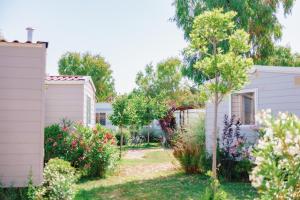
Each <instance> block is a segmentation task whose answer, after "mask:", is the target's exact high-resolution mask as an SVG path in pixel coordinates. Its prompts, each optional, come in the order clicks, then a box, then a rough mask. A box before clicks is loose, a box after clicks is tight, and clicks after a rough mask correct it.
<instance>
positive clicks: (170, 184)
mask: <svg viewBox="0 0 300 200" xmlns="http://www.w3.org/2000/svg"><path fill="white" fill-rule="evenodd" d="M206 186H207V178H206V177H204V176H199V175H185V174H183V173H178V174H175V175H170V176H166V177H159V178H155V179H150V180H137V181H130V182H125V183H121V184H115V185H107V186H105V185H101V186H98V187H94V188H92V189H84V188H83V187H81V189H80V190H79V191H78V193H77V195H76V198H75V199H76V200H88V199H99V200H100V199H103V200H104V199H105V200H106V199H116V200H120V199H122V200H129V199H130V200H140V199H143V200H144V199H147V200H148V199H149V200H154V199H155V200H156V199H159V200H172V199H176V200H177V199H179V200H181V199H197V200H198V199H201V196H202V195H203V194H204V192H205V187H206ZM222 188H223V189H224V190H225V191H226V192H228V195H229V197H230V199H254V198H255V197H256V191H255V190H254V189H253V188H252V187H251V186H250V184H247V183H223V184H222Z"/></svg>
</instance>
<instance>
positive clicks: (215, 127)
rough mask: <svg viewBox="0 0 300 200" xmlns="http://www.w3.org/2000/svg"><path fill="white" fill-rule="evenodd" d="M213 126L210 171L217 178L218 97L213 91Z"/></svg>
mask: <svg viewBox="0 0 300 200" xmlns="http://www.w3.org/2000/svg"><path fill="white" fill-rule="evenodd" d="M214 100H215V102H214V127H213V134H212V140H213V146H212V147H213V149H212V150H213V152H212V153H213V160H212V172H213V177H214V178H217V128H218V127H217V126H218V106H219V103H218V102H219V98H218V94H217V93H215V98H214Z"/></svg>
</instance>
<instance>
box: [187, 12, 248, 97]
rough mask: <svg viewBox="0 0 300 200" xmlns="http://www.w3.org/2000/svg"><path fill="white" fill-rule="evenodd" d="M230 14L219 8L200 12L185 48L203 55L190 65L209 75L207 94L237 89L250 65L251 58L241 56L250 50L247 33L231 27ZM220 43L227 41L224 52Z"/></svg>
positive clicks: (244, 79)
mask: <svg viewBox="0 0 300 200" xmlns="http://www.w3.org/2000/svg"><path fill="white" fill-rule="evenodd" d="M234 16H235V13H234V12H228V13H223V11H222V9H215V10H213V11H211V12H204V14H202V15H199V16H198V17H196V19H195V21H194V26H193V30H192V34H191V44H190V47H189V48H191V49H193V50H194V51H198V52H199V53H203V54H206V56H203V57H202V59H199V60H198V61H197V62H196V63H195V65H194V67H195V68H197V69H198V70H200V71H201V72H202V73H203V74H205V75H206V77H209V78H210V80H209V81H207V82H206V83H205V84H204V85H205V87H204V88H205V90H206V95H208V96H211V94H212V93H219V96H220V97H222V96H224V95H226V94H227V93H229V92H231V91H233V90H239V89H241V88H242V87H243V85H244V84H245V83H246V81H247V71H248V69H249V68H250V67H251V66H252V60H251V59H249V58H246V57H245V53H247V52H248V51H249V49H250V47H249V44H248V41H249V35H248V34H247V33H246V32H245V31H243V30H241V29H235V25H234V23H233V22H232V20H233V17H234ZM224 43H227V44H228V46H229V50H228V51H226V49H224V46H223V44H224ZM208 48H211V51H210V53H209V52H207V51H206V50H207V49H208ZM203 49H205V52H203ZM209 94H210V95H209Z"/></svg>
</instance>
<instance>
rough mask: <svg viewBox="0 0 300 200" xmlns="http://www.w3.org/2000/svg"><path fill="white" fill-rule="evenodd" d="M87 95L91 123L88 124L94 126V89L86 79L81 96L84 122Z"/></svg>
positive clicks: (85, 120)
mask: <svg viewBox="0 0 300 200" xmlns="http://www.w3.org/2000/svg"><path fill="white" fill-rule="evenodd" d="M87 96H89V97H90V98H91V124H89V126H91V127H93V126H95V124H96V123H95V120H96V114H95V110H96V108H95V104H96V96H95V91H94V89H93V87H92V85H91V83H90V82H89V81H86V83H85V84H84V97H83V99H84V100H83V119H84V120H83V121H84V124H86V122H87V116H86V108H87Z"/></svg>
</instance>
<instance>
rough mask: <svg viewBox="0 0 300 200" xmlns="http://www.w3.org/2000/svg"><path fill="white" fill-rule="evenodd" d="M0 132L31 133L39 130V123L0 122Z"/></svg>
mask: <svg viewBox="0 0 300 200" xmlns="http://www.w3.org/2000/svg"><path fill="white" fill-rule="evenodd" d="M0 130H1V132H2V133H20V132H21V133H31V132H36V131H39V130H41V123H40V122H21V121H18V122H17V124H16V122H15V121H1V120H0Z"/></svg>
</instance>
